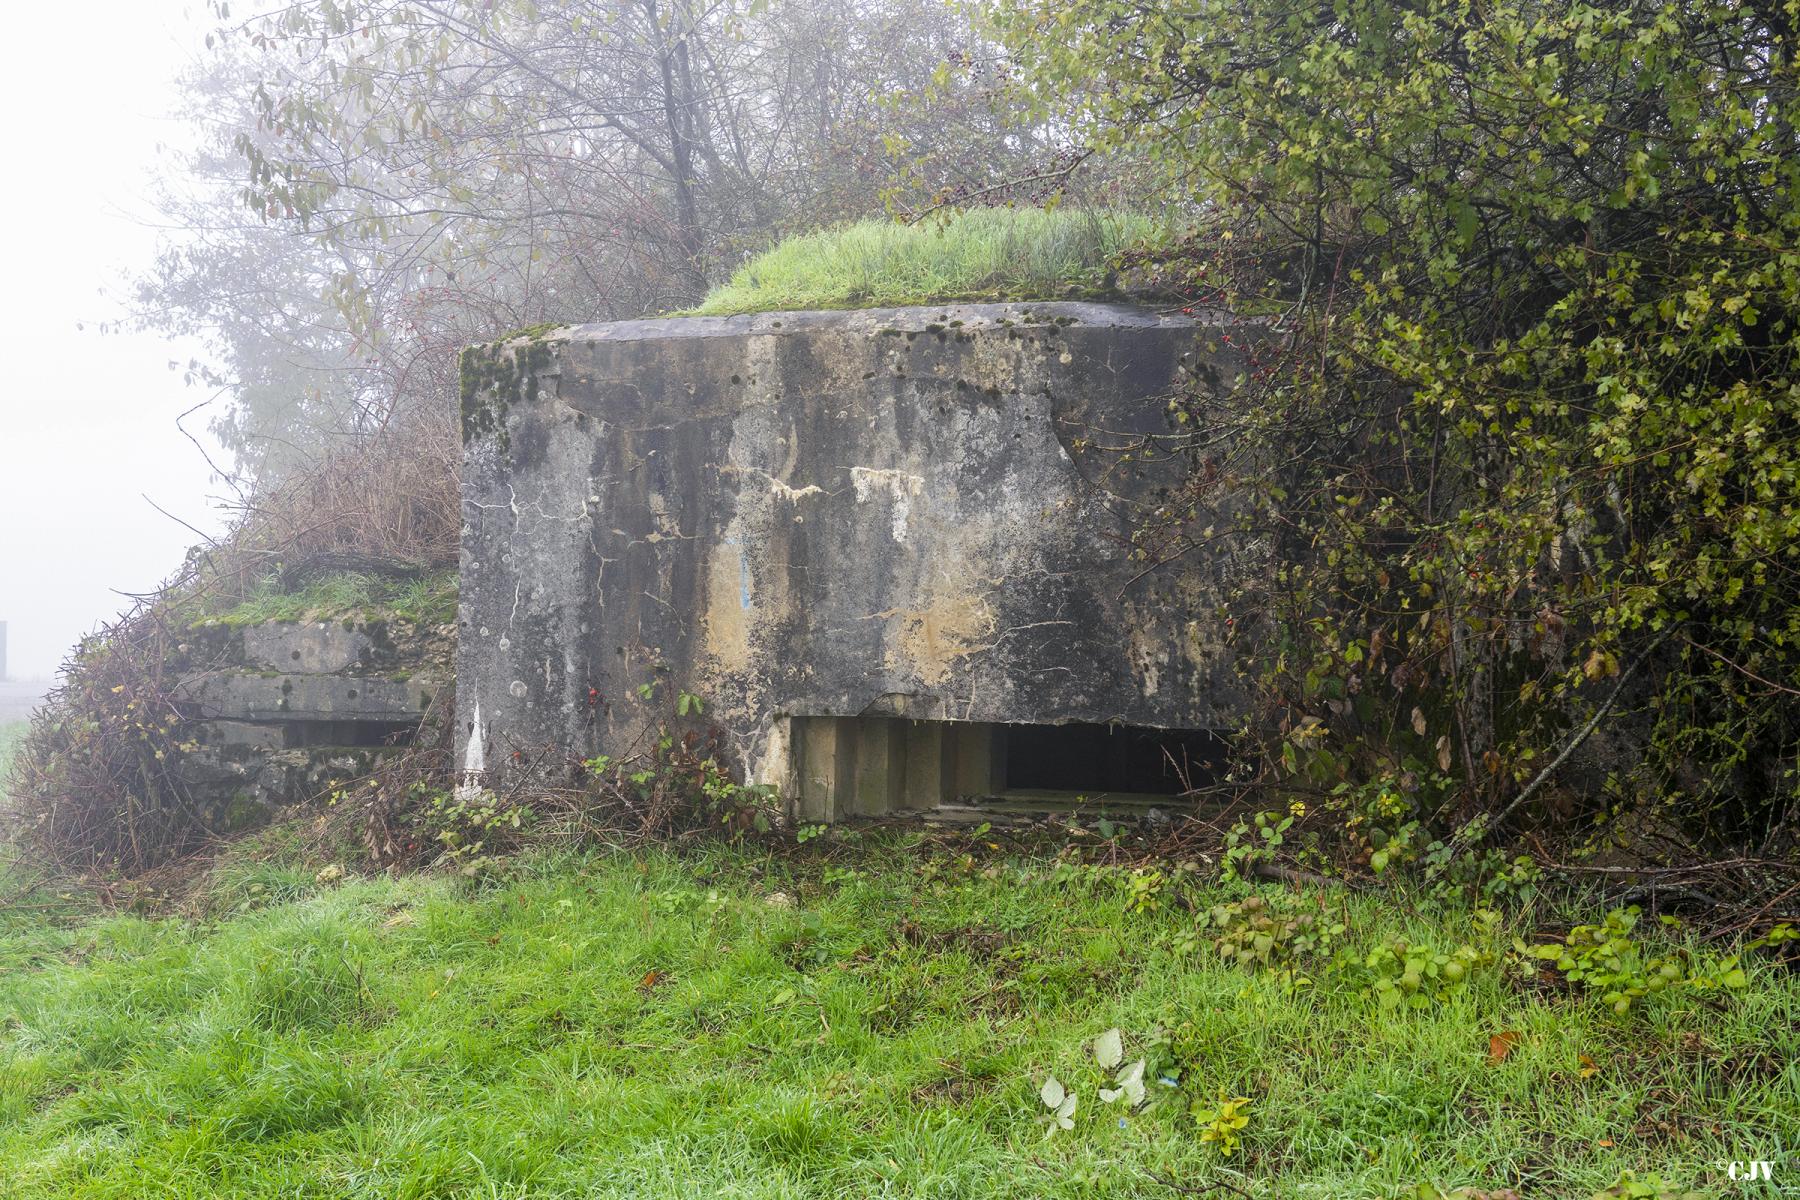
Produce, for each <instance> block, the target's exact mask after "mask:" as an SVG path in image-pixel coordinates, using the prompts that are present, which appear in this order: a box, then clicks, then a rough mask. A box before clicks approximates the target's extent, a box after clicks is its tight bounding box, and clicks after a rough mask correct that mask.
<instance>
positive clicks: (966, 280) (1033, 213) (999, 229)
mask: <svg viewBox="0 0 1800 1200" xmlns="http://www.w3.org/2000/svg"><path fill="white" fill-rule="evenodd" d="M1158 232H1159V226H1158V225H1157V224H1156V222H1154V221H1152V220H1151V219H1150V218H1149V217H1144V216H1139V215H1136V214H1133V213H1125V212H1116V211H1107V210H1091V209H1087V210H1084V209H1068V208H1059V209H1051V210H1046V209H1041V208H990V209H977V210H974V211H971V212H966V213H963V214H961V215H959V216H955V217H952V218H950V219H949V220H947V221H934V220H925V221H921V222H919V223H917V224H914V225H901V224H898V223H896V222H893V221H862V222H858V223H856V224H854V225H846V226H842V227H840V228H837V229H831V230H826V231H824V232H821V233H812V234H807V235H805V236H803V237H794V238H789V239H787V240H786V241H784V242H782V243H781V244H780V245H778V246H776V247H775V248H774V249H772V250H768V251H765V252H764V253H762V254H760V255H758V256H757V257H756V258H754V259H752V260H750V261H749V262H747V263H745V264H744V265H743V266H742V267H740V268H738V270H737V271H736V272H735V273H734V274H733V275H732V277H731V279H730V280H729V281H728V282H726V283H724V284H722V285H720V286H719V287H716V288H714V289H713V290H712V292H711V293H709V294H708V295H707V297H706V299H705V300H704V301H703V302H702V303H701V304H700V306H699V307H697V308H694V309H691V310H689V311H688V312H687V313H686V314H684V315H687V316H729V315H732V314H735V313H753V312H777V311H783V310H795V311H801V310H806V309H834V308H886V307H891V306H898V305H905V304H931V303H940V302H946V301H988V300H1056V299H1081V298H1095V297H1103V296H1109V295H1113V294H1115V289H1114V287H1113V283H1112V276H1113V271H1112V265H1113V260H1114V259H1115V258H1116V257H1117V256H1118V254H1119V252H1120V251H1122V250H1124V249H1126V248H1128V247H1130V246H1132V245H1134V244H1136V243H1139V242H1143V241H1145V240H1146V239H1149V238H1152V237H1154V236H1155V235H1156V234H1157V233H1158Z"/></svg>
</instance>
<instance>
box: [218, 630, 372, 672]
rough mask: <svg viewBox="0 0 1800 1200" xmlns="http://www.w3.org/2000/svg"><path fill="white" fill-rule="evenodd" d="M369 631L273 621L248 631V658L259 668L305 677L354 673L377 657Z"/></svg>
mask: <svg viewBox="0 0 1800 1200" xmlns="http://www.w3.org/2000/svg"><path fill="white" fill-rule="evenodd" d="M374 650H375V643H374V641H373V639H371V638H370V637H369V635H368V633H366V632H365V631H363V630H362V629H360V628H358V627H357V626H355V625H346V624H344V623H343V622H341V621H311V622H308V623H306V624H292V625H290V624H287V623H285V622H275V621H270V622H267V623H265V624H261V625H249V626H246V627H245V628H244V658H245V661H246V662H247V663H248V664H249V665H251V666H255V667H265V668H267V669H269V670H272V671H289V672H293V673H295V674H301V675H321V674H333V673H335V672H339V671H354V670H358V669H360V668H362V667H364V666H366V665H368V664H369V663H370V662H371V661H372V660H373V657H374Z"/></svg>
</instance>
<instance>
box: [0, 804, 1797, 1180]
mask: <svg viewBox="0 0 1800 1200" xmlns="http://www.w3.org/2000/svg"><path fill="white" fill-rule="evenodd" d="M823 841H824V840H823V839H822V840H821V842H823ZM821 842H814V843H810V844H809V845H808V846H806V847H803V848H801V849H800V850H799V851H797V852H792V853H789V854H783V855H770V854H768V853H766V852H763V853H759V852H754V851H749V850H745V851H730V850H726V849H722V848H720V849H711V850H703V851H698V852H693V853H688V854H677V853H673V852H654V853H639V854H627V853H615V854H609V855H592V856H577V855H574V854H572V853H569V852H557V853H552V852H542V853H539V854H536V855H534V856H530V857H527V858H524V859H522V860H520V861H519V862H517V863H515V864H513V865H512V866H511V867H509V868H508V869H507V870H506V873H505V874H504V875H503V876H500V877H496V878H491V879H488V880H484V881H478V882H470V881H466V880H461V879H454V878H448V877H442V876H432V875H420V876H411V877H402V878H397V879H396V878H375V879H363V878H357V877H351V878H349V879H347V880H338V881H332V882H325V883H321V882H318V880H317V879H315V877H314V872H313V869H312V868H310V867H299V866H284V865H281V864H280V863H279V862H275V863H272V864H267V863H266V864H258V863H255V862H253V861H249V860H248V859H244V860H241V861H238V862H236V863H234V864H228V865H227V866H226V867H224V868H223V869H222V870H221V873H220V875H219V876H218V878H217V880H216V881H215V883H214V885H213V891H212V894H211V900H210V904H211V909H210V915H208V916H206V917H205V918H203V919H199V920H188V919H173V918H171V919H146V918H143V917H138V916H122V915H110V916H109V915H99V914H89V915H86V916H79V917H78V916H73V915H71V914H70V913H69V912H68V911H66V910H63V911H59V910H58V909H56V908H54V907H53V908H51V909H48V910H45V909H39V908H20V907H17V906H15V907H14V908H12V909H10V910H0V1181H4V1187H0V1195H4V1196H6V1197H7V1198H8V1200H28V1198H30V1197H46V1196H91V1197H100V1196H118V1197H146V1196H158V1197H161V1196H173V1197H189V1196H241V1197H276V1196H279V1197H283V1198H297V1197H311V1196H318V1197H327V1196H330V1197H343V1196H367V1197H382V1198H384V1200H398V1198H403V1197H427V1196H444V1197H449V1196H457V1197H578V1196H579V1197H640V1198H641V1197H713V1196H732V1197H840V1196H941V1197H951V1196H970V1197H974V1196H984V1197H986V1196H994V1197H1002V1196H1003V1197H1021V1198H1023V1197H1106V1196H1120V1197H1122V1196H1132V1197H1169V1198H1171V1200H1174V1198H1178V1197H1181V1196H1183V1195H1186V1194H1200V1193H1199V1192H1198V1191H1195V1192H1190V1193H1184V1192H1182V1191H1180V1190H1178V1189H1177V1187H1175V1186H1171V1185H1180V1186H1181V1187H1187V1188H1191V1189H1200V1188H1204V1187H1206V1186H1207V1185H1208V1183H1209V1182H1211V1181H1214V1180H1226V1181H1229V1182H1230V1183H1232V1184H1233V1185H1235V1186H1236V1187H1238V1188H1241V1189H1242V1190H1243V1191H1244V1192H1245V1193H1247V1194H1249V1195H1252V1196H1259V1197H1260V1196H1277V1195H1279V1196H1286V1197H1300V1196H1316V1197H1359V1196H1379V1197H1391V1196H1397V1195H1400V1194H1401V1193H1402V1192H1405V1194H1407V1195H1409V1196H1411V1195H1413V1194H1414V1192H1413V1191H1410V1190H1408V1189H1413V1188H1416V1187H1417V1185H1419V1184H1422V1183H1430V1184H1433V1185H1437V1186H1442V1187H1454V1186H1461V1185H1470V1184H1474V1185H1483V1186H1498V1185H1501V1184H1511V1185H1512V1186H1515V1187H1518V1188H1519V1189H1520V1191H1521V1192H1522V1193H1523V1194H1524V1195H1525V1196H1527V1197H1546V1196H1549V1197H1556V1196H1582V1197H1585V1196H1588V1195H1590V1194H1591V1193H1592V1192H1594V1191H1595V1190H1597V1189H1600V1188H1602V1187H1605V1186H1607V1185H1609V1184H1611V1183H1613V1182H1614V1181H1615V1179H1617V1177H1618V1175H1619V1173H1620V1171H1621V1170H1624V1169H1631V1170H1635V1171H1640V1172H1642V1171H1646V1170H1655V1171H1659V1172H1661V1173H1662V1174H1663V1175H1664V1176H1665V1177H1668V1178H1670V1179H1671V1180H1679V1181H1680V1182H1681V1183H1683V1184H1684V1185H1685V1186H1688V1187H1694V1188H1699V1189H1704V1190H1705V1191H1706V1192H1707V1194H1720V1193H1723V1192H1725V1191H1727V1190H1729V1191H1731V1192H1732V1193H1733V1194H1754V1193H1747V1192H1739V1191H1738V1189H1737V1186H1736V1185H1729V1186H1728V1185H1727V1182H1726V1180H1725V1178H1724V1175H1723V1164H1724V1162H1725V1161H1727V1160H1730V1159H1734V1158H1736V1159H1745V1158H1772V1159H1778V1160H1779V1159H1781V1158H1782V1152H1784V1151H1791V1149H1792V1148H1793V1146H1794V1145H1795V1139H1796V1133H1800V1127H1797V1125H1796V1109H1797V1105H1796V1085H1797V1083H1800V1066H1797V1065H1796V1063H1797V1061H1800V1056H1797V1053H1796V1052H1797V1051H1800V1033H1797V1032H1796V1027H1797V1022H1796V1017H1800V1011H1797V1008H1800V1006H1797V1004H1796V1000H1797V998H1800V986H1796V984H1795V982H1794V980H1793V979H1792V977H1791V976H1790V975H1788V974H1787V973H1785V972H1783V971H1781V970H1780V969H1779V968H1776V967H1773V966H1769V965H1765V964H1761V963H1759V964H1756V965H1754V966H1752V968H1751V971H1750V980H1749V986H1748V987H1747V988H1746V989H1744V990H1742V991H1740V992H1736V993H1731V994H1728V995H1727V994H1722V993H1712V994H1708V995H1705V996H1699V995H1694V994H1691V993H1683V994H1681V995H1679V996H1677V995H1672V994H1665V995H1661V996H1655V997H1651V998H1650V1001H1649V1003H1648V1004H1647V1005H1646V1006H1645V1008H1644V1010H1643V1011H1642V1012H1641V1013H1634V1014H1632V1015H1631V1016H1630V1017H1628V1018H1624V1019H1621V1018H1618V1017H1615V1016H1614V1015H1612V1014H1611V1013H1610V1012H1609V1011H1608V1010H1606V1009H1605V1008H1604V1007H1602V1006H1601V1005H1600V1004H1599V1003H1598V1002H1597V1001H1590V1000H1585V999H1581V998H1579V997H1570V996H1566V995H1558V994H1554V993H1551V992H1547V991H1545V990H1543V989H1541V988H1534V987H1531V986H1530V985H1528V984H1525V983H1521V982H1519V981H1516V980H1510V979H1508V977H1507V975H1506V972H1505V970H1504V969H1503V968H1502V967H1501V966H1500V965H1498V964H1496V965H1493V966H1490V967H1484V968H1480V969H1477V970H1476V971H1475V972H1474V973H1473V975H1472V976H1471V979H1470V982H1469V985H1468V986H1467V988H1466V989H1465V990H1464V991H1462V992H1460V993H1459V994H1456V995H1454V996H1451V997H1450V998H1448V999H1446V1000H1443V1001H1442V1002H1439V1003H1435V1004H1433V1005H1431V1006H1429V1007H1426V1008H1423V1009H1420V1010H1416V1011H1415V1010H1412V1009H1401V1010H1399V1011H1397V1012H1392V1013H1381V1012H1379V1011H1378V1010H1377V1008H1376V1006H1375V1004H1374V1002H1373V1000H1372V999H1371V998H1370V997H1369V996H1367V995H1365V994H1363V992H1362V991H1360V990H1359V989H1357V988H1355V987H1353V986H1351V985H1349V984H1344V985H1338V984H1335V983H1333V982H1332V981H1331V980H1330V979H1329V978H1324V977H1322V978H1321V979H1320V981H1319V982H1318V983H1317V984H1316V985H1315V986H1311V987H1306V986H1302V987H1298V988H1296V987H1292V986H1288V985H1284V983H1283V981H1282V979H1280V978H1279V977H1277V976H1274V975H1269V974H1263V975H1252V974H1249V973H1246V972H1245V971H1243V970H1240V969H1238V968H1235V967H1230V966H1227V965H1225V964H1223V963H1222V962H1220V961H1219V959H1218V958H1217V957H1216V956H1213V955H1211V954H1210V952H1209V951H1208V949H1207V947H1206V946H1205V944H1204V943H1202V944H1201V946H1200V947H1199V948H1196V947H1195V946H1194V944H1193V940H1192V937H1191V931H1192V929H1193V917H1192V916H1191V915H1190V914H1188V913H1185V912H1183V911H1181V910H1180V909H1179V908H1177V907H1175V906H1173V905H1170V904H1164V905H1163V906H1162V907H1161V908H1160V909H1159V910H1157V911H1149V912H1145V911H1127V904H1126V902H1125V901H1126V896H1127V889H1126V888H1125V886H1123V885H1124V880H1125V878H1126V877H1125V876H1124V875H1123V874H1121V873H1109V872H1094V871H1091V870H1088V869H1071V868H1066V867H1065V868H1058V867H1056V866H1055V865H1054V863H1053V862H1052V861H1051V860H1050V859H1048V858H1045V857H1033V856H1026V857H1019V858H1009V857H1007V856H1006V855H1007V854H1008V853H1009V852H1007V851H999V852H990V851H988V850H987V848H986V846H985V845H981V844H974V843H970V844H969V845H968V846H967V847H966V848H967V849H969V850H971V851H972V852H973V854H974V855H975V856H976V857H974V858H973V859H972V860H965V859H964V857H963V856H962V854H961V849H962V848H959V847H951V848H949V849H948V850H946V849H945V848H944V847H942V846H941V845H932V846H926V845H922V844H921V842H920V840H919V838H918V837H917V836H916V835H901V834H893V835H881V836H879V837H877V836H875V835H868V836H866V837H864V838H862V839H859V844H857V845H855V846H843V845H829V844H828V845H827V847H826V850H825V851H823V852H820V850H819V847H820V845H821ZM989 853H992V854H993V857H992V858H991V859H986V860H984V859H982V858H981V857H980V856H981V855H984V854H989ZM45 894H46V893H42V892H40V893H39V896H40V897H41V896H43V895H45ZM1228 894H1231V893H1228V892H1227V891H1226V890H1223V889H1221V890H1220V891H1219V893H1218V897H1211V896H1208V895H1205V894H1202V895H1201V897H1200V899H1202V900H1203V901H1204V900H1207V899H1212V898H1223V897H1225V896H1227V895H1228ZM49 895H51V897H52V901H51V902H52V903H53V904H55V903H58V902H57V901H55V900H54V893H49ZM1164 898H1166V894H1165V897H1164ZM1324 903H1326V905H1327V906H1328V907H1329V908H1330V910H1331V911H1332V912H1333V913H1334V914H1336V915H1337V916H1339V917H1340V918H1341V919H1344V920H1346V922H1347V924H1348V926H1349V929H1348V931H1347V933H1346V934H1345V935H1344V936H1345V938H1346V939H1347V940H1348V941H1349V942H1350V943H1353V944H1356V945H1362V944H1373V943H1374V942H1376V941H1378V940H1381V939H1386V938H1391V937H1393V936H1395V935H1404V936H1406V937H1408V938H1409V939H1411V940H1413V941H1419V940H1429V941H1432V942H1434V943H1443V944H1448V945H1455V944H1458V943H1470V944H1472V945H1474V946H1475V947H1476V948H1478V949H1480V950H1483V951H1489V952H1492V953H1494V954H1496V955H1498V954H1502V953H1504V951H1505V950H1506V949H1507V947H1508V946H1510V944H1511V938H1512V936H1513V933H1514V932H1517V929H1507V928H1506V927H1505V926H1501V927H1499V928H1493V927H1485V926H1482V925H1481V924H1480V923H1479V922H1477V921H1476V920H1475V919H1474V918H1473V916H1472V915H1471V914H1469V913H1467V912H1463V911H1459V910H1454V909H1443V908H1437V907H1434V906H1432V905H1430V904H1426V903H1423V902H1419V901H1416V900H1415V899H1413V898H1410V897H1405V896H1400V895H1395V894H1392V893H1384V894H1381V895H1377V896H1362V895H1354V896H1353V895H1351V894H1349V893H1343V892H1333V893H1330V894H1329V895H1328V896H1327V897H1326V899H1325V901H1324ZM1115 1026H1116V1027H1118V1028H1119V1029H1120V1030H1122V1031H1123V1037H1124V1052H1125V1058H1126V1060H1127V1061H1130V1060H1132V1059H1135V1058H1136V1057H1137V1056H1139V1055H1140V1054H1145V1053H1150V1054H1152V1055H1153V1066H1152V1072H1153V1076H1152V1082H1151V1086H1150V1099H1149V1101H1148V1103H1146V1104H1145V1105H1144V1107H1142V1108H1141V1109H1139V1110H1137V1111H1127V1110H1126V1108H1125V1107H1124V1102H1123V1101H1121V1102H1119V1103H1118V1104H1114V1105H1111V1106H1109V1105H1106V1104H1103V1103H1101V1102H1100V1101H1099V1099H1098V1097H1097V1089H1098V1087H1099V1086H1101V1085H1103V1084H1105V1083H1107V1082H1109V1081H1110V1079H1109V1077H1110V1075H1111V1074H1112V1073H1111V1072H1105V1073H1103V1072H1101V1070H1100V1069H1099V1068H1098V1067H1097V1066H1096V1065H1095V1063H1094V1061H1093V1054H1092V1049H1091V1047H1092V1044H1093V1040H1094V1039H1095V1038H1096V1037H1097V1036H1099V1035H1101V1034H1102V1033H1103V1032H1104V1031H1106V1030H1107V1029H1109V1028H1110V1027H1115ZM1159 1028H1160V1029H1163V1030H1171V1031H1176V1033H1175V1036H1174V1037H1173V1038H1172V1039H1169V1038H1165V1039H1163V1041H1165V1042H1169V1043H1170V1044H1171V1045H1172V1046H1173V1048H1174V1052H1175V1053H1176V1058H1173V1059H1172V1058H1170V1057H1169V1052H1165V1051H1159V1050H1158V1049H1157V1048H1156V1047H1157V1045H1158V1044H1159V1043H1158V1042H1157V1040H1156V1038H1155V1035H1156V1031H1157V1030H1158V1029H1159ZM1508 1031H1510V1032H1512V1033H1515V1034H1516V1035H1517V1038H1516V1042H1515V1043H1514V1044H1513V1046H1512V1049H1511V1052H1510V1053H1509V1054H1507V1055H1505V1057H1504V1059H1503V1060H1502V1061H1499V1062H1497V1063H1495V1062H1491V1061H1490V1051H1491V1049H1492V1043H1491V1042H1490V1038H1491V1037H1493V1036H1494V1035H1497V1034H1501V1033H1503V1032H1508ZM1176 1065H1178V1066H1179V1067H1180V1068H1181V1070H1182V1073H1181V1076H1180V1078H1179V1081H1178V1084H1179V1086H1176V1087H1169V1086H1164V1085H1163V1084H1160V1083H1157V1082H1155V1081H1154V1074H1155V1073H1161V1071H1162V1069H1163V1068H1164V1067H1171V1066H1176ZM1050 1073H1054V1074H1055V1076H1056V1077H1057V1078H1058V1080H1060V1081H1061V1082H1062V1083H1064V1084H1065V1085H1067V1086H1068V1087H1069V1088H1071V1089H1073V1090H1074V1091H1075V1092H1076V1094H1077V1095H1078V1097H1079V1100H1078V1104H1077V1107H1076V1110H1075V1112H1074V1113H1073V1114H1072V1125H1073V1128H1071V1129H1068V1130H1059V1131H1056V1132H1054V1133H1051V1132H1050V1129H1049V1125H1048V1124H1047V1122H1046V1120H1045V1116H1044V1114H1045V1113H1046V1112H1047V1110H1046V1109H1045V1107H1044V1104H1043V1101H1042V1100H1041V1099H1040V1096H1039V1089H1040V1087H1041V1085H1042V1084H1043V1083H1044V1081H1045V1078H1046V1075H1047V1074H1050ZM1221 1089H1223V1090H1224V1091H1225V1092H1226V1093H1228V1094H1230V1095H1234V1096H1243V1097H1247V1098H1248V1099H1249V1101H1250V1103H1249V1107H1248V1116H1249V1121H1248V1124H1247V1126H1246V1127H1245V1128H1244V1129H1243V1131H1242V1136H1243V1145H1242V1147H1241V1148H1240V1149H1239V1150H1238V1152H1237V1153H1236V1154H1234V1155H1233V1156H1231V1157H1230V1158H1222V1157H1221V1156H1220V1155H1219V1154H1218V1153H1217V1152H1216V1150H1215V1149H1214V1148H1213V1147H1212V1146H1210V1145H1208V1144H1207V1143H1205V1142H1203V1141H1202V1140H1201V1138H1200V1136H1199V1135H1200V1130H1199V1126H1198V1125H1197V1124H1196V1121H1195V1118H1194V1116H1193V1115H1192V1108H1193V1106H1194V1105H1195V1104H1196V1102H1205V1101H1208V1100H1211V1099H1213V1098H1215V1097H1216V1096H1217V1095H1218V1093H1219V1092H1220V1090H1221ZM1790 1161H1791V1160H1790ZM1153 1176H1159V1177H1161V1180H1162V1181H1159V1180H1158V1179H1157V1178H1153ZM1165 1181H1166V1182H1165ZM1212 1194H1213V1195H1217V1196H1228V1195H1229V1194H1230V1193H1228V1192H1226V1191H1223V1190H1221V1191H1217V1192H1214V1193H1212Z"/></svg>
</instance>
